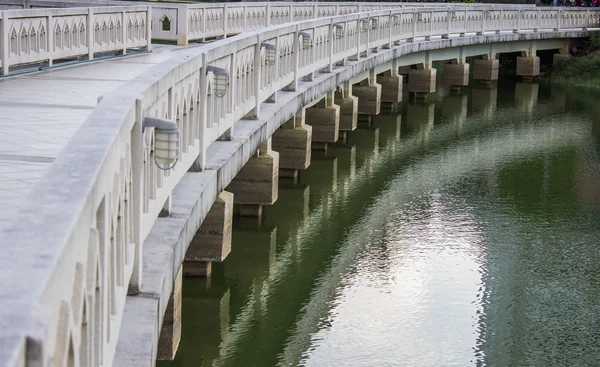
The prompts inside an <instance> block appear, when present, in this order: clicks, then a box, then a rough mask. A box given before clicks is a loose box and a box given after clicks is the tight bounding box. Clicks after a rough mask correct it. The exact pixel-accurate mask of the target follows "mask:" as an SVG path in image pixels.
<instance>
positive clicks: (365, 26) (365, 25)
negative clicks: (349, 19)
mask: <svg viewBox="0 0 600 367" xmlns="http://www.w3.org/2000/svg"><path fill="white" fill-rule="evenodd" d="M360 24H361V28H362V30H363V32H366V31H368V30H369V20H368V19H361V20H360Z"/></svg>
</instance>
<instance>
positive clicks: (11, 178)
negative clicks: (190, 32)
mask: <svg viewBox="0 0 600 367" xmlns="http://www.w3.org/2000/svg"><path fill="white" fill-rule="evenodd" d="M184 49H185V48H183V47H177V46H170V45H154V46H153V51H152V52H151V53H143V54H136V55H131V56H126V57H119V58H112V59H106V60H102V61H95V62H91V63H82V64H75V65H72V66H67V67H58V68H53V69H49V70H46V71H41V72H35V73H27V74H21V75H19V76H12V77H8V78H4V79H0V230H2V229H3V228H4V227H5V226H6V225H7V224H8V223H9V221H10V220H11V218H14V216H15V215H16V213H17V212H18V211H19V209H20V207H21V203H22V202H23V200H24V199H25V197H26V196H27V195H28V194H29V192H30V191H31V190H32V189H33V187H34V186H35V185H36V184H37V182H38V181H39V180H40V178H41V177H42V176H43V175H44V173H45V172H46V170H47V169H48V168H49V167H50V165H51V164H52V162H53V161H54V158H55V157H56V156H57V155H58V153H60V151H61V150H62V149H63V148H64V147H65V145H66V144H67V142H68V141H69V139H70V138H71V137H72V136H73V134H74V133H75V131H77V129H78V128H79V127H80V126H81V125H82V124H83V122H84V121H85V120H86V118H87V117H88V115H89V114H90V113H91V112H92V111H93V109H94V107H95V106H96V104H97V99H98V96H102V95H103V94H106V93H108V92H110V91H112V90H114V89H115V88H118V87H119V86H121V85H122V84H124V83H125V82H127V81H129V80H131V79H133V78H135V77H136V76H138V75H140V74H142V73H143V72H145V71H146V70H148V69H149V68H151V67H152V66H154V65H156V64H158V63H161V62H163V61H165V60H166V59H168V58H170V57H172V56H173V55H174V54H175V53H178V52H180V51H181V50H184Z"/></svg>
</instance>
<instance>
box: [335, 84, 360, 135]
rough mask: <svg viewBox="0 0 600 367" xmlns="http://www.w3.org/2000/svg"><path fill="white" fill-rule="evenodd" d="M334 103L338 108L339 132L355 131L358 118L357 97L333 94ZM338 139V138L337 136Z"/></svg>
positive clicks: (338, 93) (339, 93)
mask: <svg viewBox="0 0 600 367" xmlns="http://www.w3.org/2000/svg"><path fill="white" fill-rule="evenodd" d="M335 102H336V104H337V105H339V106H340V128H339V130H340V131H353V130H355V129H356V124H357V121H358V120H357V117H358V97H356V96H353V95H349V96H347V97H346V98H344V97H343V95H342V93H341V92H339V91H338V92H335ZM338 138H339V136H338Z"/></svg>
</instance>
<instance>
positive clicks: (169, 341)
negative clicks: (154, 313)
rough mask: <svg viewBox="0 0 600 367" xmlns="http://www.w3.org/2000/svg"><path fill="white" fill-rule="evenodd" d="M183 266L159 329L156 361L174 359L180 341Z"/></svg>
mask: <svg viewBox="0 0 600 367" xmlns="http://www.w3.org/2000/svg"><path fill="white" fill-rule="evenodd" d="M182 274H183V265H182V266H180V267H179V271H178V272H177V275H176V276H175V280H174V284H173V292H172V293H171V297H169V303H168V304H167V309H166V310H165V317H164V318H163V324H162V327H161V329H160V337H159V339H158V351H157V353H156V359H158V360H172V359H173V358H175V354H176V353H177V348H178V347H179V342H180V341H181V292H182Z"/></svg>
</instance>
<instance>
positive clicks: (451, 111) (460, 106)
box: [442, 94, 468, 129]
mask: <svg viewBox="0 0 600 367" xmlns="http://www.w3.org/2000/svg"><path fill="white" fill-rule="evenodd" d="M467 105H468V98H467V96H466V95H453V94H452V95H448V96H445V97H444V98H443V99H442V118H444V119H445V120H447V121H449V122H451V123H453V124H455V125H456V126H457V127H458V128H459V129H460V127H461V125H462V123H463V122H464V121H465V120H466V118H467Z"/></svg>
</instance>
